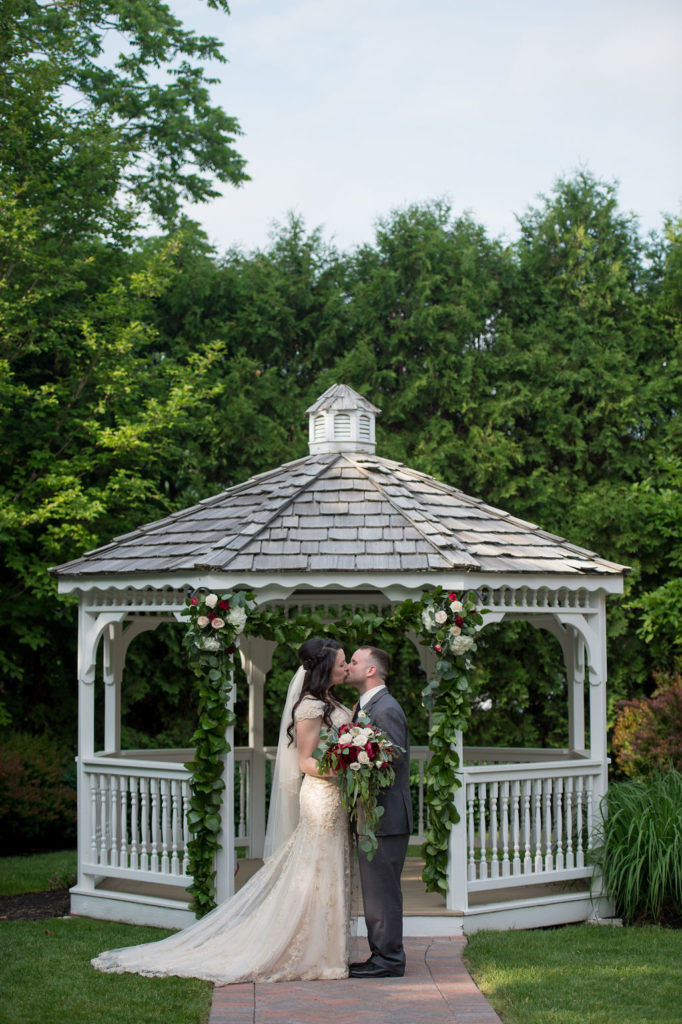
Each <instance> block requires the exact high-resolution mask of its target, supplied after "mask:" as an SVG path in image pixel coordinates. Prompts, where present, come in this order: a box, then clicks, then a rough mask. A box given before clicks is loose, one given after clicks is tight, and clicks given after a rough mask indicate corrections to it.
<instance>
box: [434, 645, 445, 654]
mask: <svg viewBox="0 0 682 1024" xmlns="http://www.w3.org/2000/svg"><path fill="white" fill-rule="evenodd" d="M433 649H434V651H435V652H436V654H440V653H441V651H442V650H443V648H442V647H441V645H440V644H434V645H433Z"/></svg>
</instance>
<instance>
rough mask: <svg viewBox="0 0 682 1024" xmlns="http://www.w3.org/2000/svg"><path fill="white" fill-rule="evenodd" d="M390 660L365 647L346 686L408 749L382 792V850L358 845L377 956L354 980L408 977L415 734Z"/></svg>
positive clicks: (357, 969)
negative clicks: (406, 874) (405, 887)
mask: <svg viewBox="0 0 682 1024" xmlns="http://www.w3.org/2000/svg"><path fill="white" fill-rule="evenodd" d="M390 670H391V659H390V656H389V655H388V654H387V653H386V651H382V650H381V649H380V648H378V647H360V648H359V649H358V650H357V651H356V652H355V654H354V655H353V657H352V658H351V660H350V664H349V666H348V675H347V677H346V682H347V683H348V684H349V685H350V686H353V687H355V689H356V690H357V691H358V693H359V695H360V700H359V702H358V708H359V709H361V710H363V711H365V712H367V714H368V716H369V720H370V722H371V723H372V725H374V726H376V727H377V728H378V729H381V730H382V731H383V732H385V733H386V735H387V736H388V738H389V740H391V742H392V743H395V744H397V745H398V746H400V747H403V748H404V749H405V753H404V754H401V755H400V756H399V757H397V758H396V760H395V761H394V762H393V765H394V767H395V782H394V783H393V785H392V786H389V787H387V788H386V789H384V790H382V792H381V795H380V797H379V803H380V804H381V805H382V806H383V808H384V813H383V816H382V817H381V819H380V823H379V827H378V828H377V830H376V835H377V840H378V843H379V846H378V849H377V851H376V853H375V855H374V857H373V859H372V860H371V861H370V860H367V855H366V854H365V853H363V852H362V850H361V849H360V848H359V847H358V858H359V862H360V881H361V883H362V897H363V901H364V904H365V922H366V924H367V937H368V939H369V948H370V949H371V951H372V955H371V956H370V958H369V960H367V961H366V962H365V963H359V964H357V963H355V964H351V965H350V971H349V975H350V977H351V978H392V977H396V978H400V977H402V975H403V974H404V973H405V950H404V949H403V895H402V890H401V888H400V874H401V872H402V869H403V864H404V863H405V855H406V853H407V844H408V841H409V838H410V834H411V832H412V798H411V796H410V734H409V731H408V727H407V719H406V718H405V713H404V711H403V709H402V708H401V707H400V704H398V701H397V700H396V699H395V697H392V696H391V694H390V693H389V692H388V690H387V688H386V680H387V678H388V674H389V672H390Z"/></svg>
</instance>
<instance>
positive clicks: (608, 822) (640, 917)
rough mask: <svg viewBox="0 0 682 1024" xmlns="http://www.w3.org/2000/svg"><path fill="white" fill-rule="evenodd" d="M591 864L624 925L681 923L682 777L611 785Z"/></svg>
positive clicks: (672, 771) (661, 776)
mask: <svg viewBox="0 0 682 1024" xmlns="http://www.w3.org/2000/svg"><path fill="white" fill-rule="evenodd" d="M592 859H593V861H594V863H595V865H596V866H597V868H598V869H599V872H600V873H601V877H602V883H603V889H604V892H605V894H606V895H607V896H608V897H609V898H610V899H611V900H612V901H613V903H614V905H615V907H616V913H617V915H618V916H619V917H622V918H623V920H624V921H625V922H626V923H628V924H643V923H656V924H669V925H679V924H680V923H682V774H681V773H680V772H678V771H676V770H675V769H673V768H671V769H670V770H669V771H667V772H662V773H660V774H657V775H654V776H653V777H652V778H650V779H636V780H633V781H628V782H616V783H613V785H612V786H611V787H610V788H609V791H608V793H607V795H606V796H605V798H604V800H603V802H602V820H601V824H600V826H599V832H598V837H597V842H596V844H595V847H594V849H593V851H592Z"/></svg>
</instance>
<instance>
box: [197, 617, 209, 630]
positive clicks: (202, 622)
mask: <svg viewBox="0 0 682 1024" xmlns="http://www.w3.org/2000/svg"><path fill="white" fill-rule="evenodd" d="M197 626H198V627H199V629H204V627H205V626H208V616H206V615H199V616H197Z"/></svg>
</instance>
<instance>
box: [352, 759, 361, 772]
mask: <svg viewBox="0 0 682 1024" xmlns="http://www.w3.org/2000/svg"><path fill="white" fill-rule="evenodd" d="M360 768H361V765H359V764H358V763H357V761H354V762H353V764H352V765H351V766H350V770H351V771H352V772H359V771H360Z"/></svg>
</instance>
